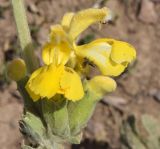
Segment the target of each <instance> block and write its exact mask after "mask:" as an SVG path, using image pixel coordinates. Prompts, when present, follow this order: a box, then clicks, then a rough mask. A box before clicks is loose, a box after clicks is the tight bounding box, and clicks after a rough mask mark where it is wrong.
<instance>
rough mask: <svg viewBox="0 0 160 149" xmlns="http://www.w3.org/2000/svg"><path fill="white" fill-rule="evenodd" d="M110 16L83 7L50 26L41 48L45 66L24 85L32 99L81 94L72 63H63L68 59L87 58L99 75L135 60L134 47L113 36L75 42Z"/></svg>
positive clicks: (104, 11)
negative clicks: (89, 41)
mask: <svg viewBox="0 0 160 149" xmlns="http://www.w3.org/2000/svg"><path fill="white" fill-rule="evenodd" d="M110 15H111V14H110V11H109V10H108V9H107V8H102V9H95V8H91V9H86V10H83V11H80V12H78V13H76V14H74V13H67V14H65V15H64V17H63V19H62V21H61V24H59V25H54V26H52V27H51V33H50V41H49V42H47V43H46V45H45V46H44V48H43V51H42V59H43V61H44V64H45V65H44V66H43V67H41V68H39V69H38V70H36V71H35V72H34V73H33V74H32V75H31V77H30V79H29V81H28V82H27V85H26V89H27V91H28V93H29V94H30V96H31V97H32V99H33V100H35V101H36V100H38V99H39V98H45V97H47V98H48V99H50V98H52V97H53V96H54V95H55V94H57V93H58V94H63V95H64V96H65V97H66V98H67V99H69V100H72V101H76V100H79V99H81V98H82V97H83V95H84V91H83V86H82V83H81V79H80V76H79V75H78V74H77V73H76V72H75V71H74V70H73V69H74V65H73V66H72V65H70V67H67V66H66V65H67V62H69V60H71V59H72V58H74V59H75V60H76V62H75V63H81V61H83V59H85V58H87V59H88V60H89V61H91V62H93V63H94V64H95V65H97V67H98V68H99V69H100V70H101V72H102V74H103V75H108V76H117V75H119V74H120V73H121V72H123V71H124V69H125V68H126V67H127V65H128V64H129V63H130V62H131V61H132V60H133V59H135V57H136V53H135V49H134V48H133V47H132V46H131V45H129V44H128V43H125V42H121V41H117V40H114V39H98V40H95V41H93V42H91V43H89V44H85V45H82V46H77V45H76V39H77V37H78V35H79V34H80V33H81V32H83V31H84V30H85V29H87V28H88V27H89V26H90V25H92V24H94V23H98V22H105V21H107V20H108V19H110ZM75 65H76V64H75ZM71 67H72V68H71ZM110 82H112V81H110ZM110 82H109V86H110V87H111V88H113V86H115V84H114V83H110Z"/></svg>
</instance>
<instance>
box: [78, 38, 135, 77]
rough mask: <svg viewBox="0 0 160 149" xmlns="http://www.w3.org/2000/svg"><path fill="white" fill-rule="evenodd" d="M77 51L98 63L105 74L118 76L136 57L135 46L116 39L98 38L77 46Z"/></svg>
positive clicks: (79, 54) (81, 55)
mask: <svg viewBox="0 0 160 149" xmlns="http://www.w3.org/2000/svg"><path fill="white" fill-rule="evenodd" d="M76 53H77V55H78V56H80V57H86V58H88V59H89V60H90V61H91V62H93V63H94V64H96V65H97V66H98V67H99V69H100V71H101V72H102V74H103V75H107V76H118V75H120V74H121V73H122V72H123V71H124V69H125V68H126V67H127V65H128V64H129V63H130V62H132V61H133V60H134V59H135V58H136V52H135V49H134V47H132V46H131V45H130V44H128V43H125V42H122V41H117V40H114V39H106V38H104V39H98V40H95V41H93V42H91V43H89V44H85V45H82V46H76Z"/></svg>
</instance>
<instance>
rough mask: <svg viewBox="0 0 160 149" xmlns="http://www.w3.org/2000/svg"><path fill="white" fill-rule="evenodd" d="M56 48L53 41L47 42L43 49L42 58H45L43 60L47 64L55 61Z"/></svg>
mask: <svg viewBox="0 0 160 149" xmlns="http://www.w3.org/2000/svg"><path fill="white" fill-rule="evenodd" d="M54 48H55V45H53V44H52V43H47V44H46V45H45V46H44V47H43V50H42V59H43V62H44V63H45V64H46V65H49V64H51V63H53V60H54V56H55V55H54V52H55V51H54Z"/></svg>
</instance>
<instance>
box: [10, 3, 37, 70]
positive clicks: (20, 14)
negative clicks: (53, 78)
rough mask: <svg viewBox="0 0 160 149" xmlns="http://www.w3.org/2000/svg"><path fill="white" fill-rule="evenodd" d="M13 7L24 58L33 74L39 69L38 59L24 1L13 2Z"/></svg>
mask: <svg viewBox="0 0 160 149" xmlns="http://www.w3.org/2000/svg"><path fill="white" fill-rule="evenodd" d="M12 6H13V13H14V17H15V21H16V25H17V31H18V37H19V40H20V45H21V49H22V57H23V59H24V60H25V62H26V65H27V70H28V73H32V72H33V71H34V70H35V69H36V68H38V59H37V57H36V55H35V53H34V47H33V43H32V39H31V35H30V30H29V27H28V22H27V17H26V13H25V7H24V0H12Z"/></svg>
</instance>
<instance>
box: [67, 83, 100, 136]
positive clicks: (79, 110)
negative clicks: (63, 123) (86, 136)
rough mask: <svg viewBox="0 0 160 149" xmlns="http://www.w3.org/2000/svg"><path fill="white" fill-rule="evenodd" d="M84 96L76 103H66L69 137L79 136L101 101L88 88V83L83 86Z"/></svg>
mask: <svg viewBox="0 0 160 149" xmlns="http://www.w3.org/2000/svg"><path fill="white" fill-rule="evenodd" d="M84 86H85V96H84V97H83V99H81V100H79V101H77V102H71V101H70V102H69V103H68V106H67V108H68V116H69V126H70V131H71V135H72V136H74V135H77V134H79V133H80V132H81V131H82V129H83V128H84V127H86V125H87V123H88V121H89V119H90V117H91V116H92V114H93V111H94V109H95V106H96V103H97V102H98V101H99V100H100V99H101V97H100V96H99V95H98V94H96V92H94V91H93V90H92V89H91V88H89V86H88V82H87V81H86V82H85V84H84Z"/></svg>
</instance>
